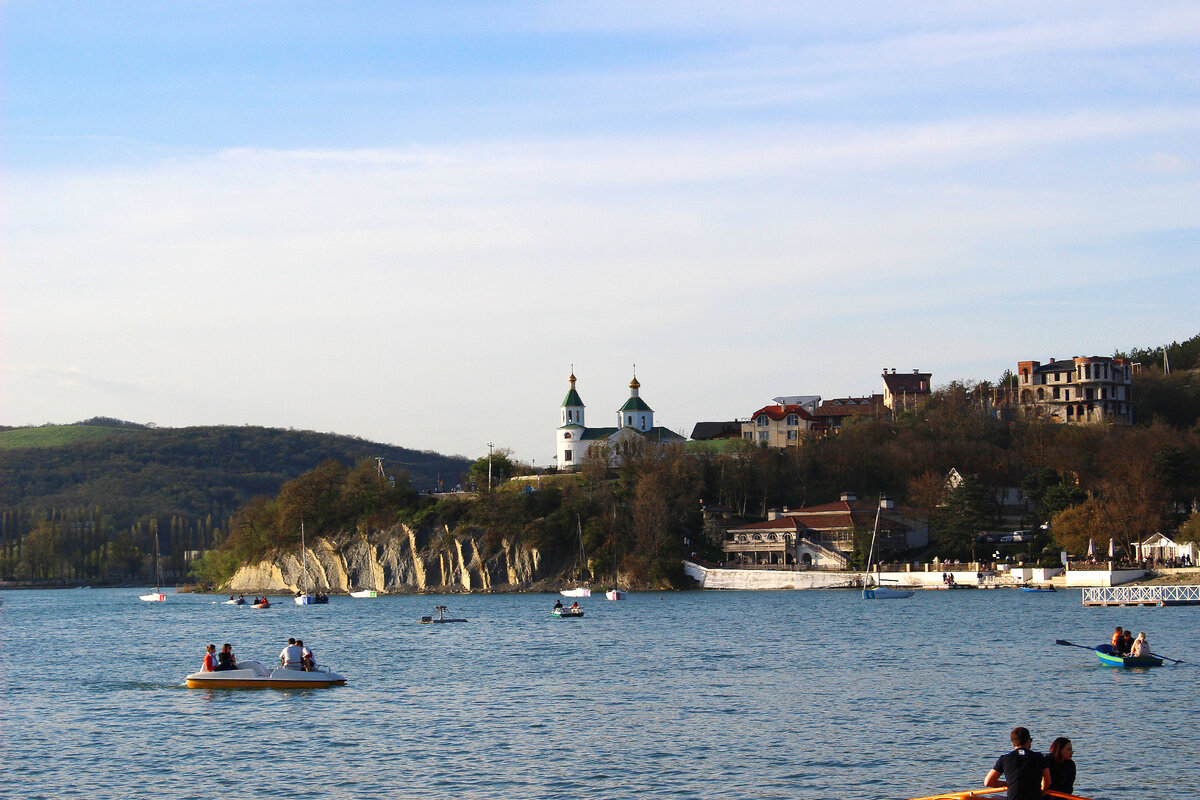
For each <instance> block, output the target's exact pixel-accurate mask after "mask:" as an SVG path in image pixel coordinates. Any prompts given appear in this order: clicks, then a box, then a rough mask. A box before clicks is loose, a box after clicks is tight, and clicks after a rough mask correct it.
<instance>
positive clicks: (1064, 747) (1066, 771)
mask: <svg viewBox="0 0 1200 800" xmlns="http://www.w3.org/2000/svg"><path fill="white" fill-rule="evenodd" d="M1074 754H1075V748H1073V747H1071V740H1070V739H1068V738H1067V737H1065V736H1060V737H1058V738H1057V739H1055V740H1054V743H1053V744H1051V745H1050V755H1049V757H1047V759H1046V766H1047V767H1048V768H1049V770H1050V786H1049V787H1047V788H1049V789H1052V790H1054V791H1056V792H1062V793H1063V794H1074V793H1075V762H1074V761H1073V760H1071V756H1073V755H1074Z"/></svg>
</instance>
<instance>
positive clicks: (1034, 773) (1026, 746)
mask: <svg viewBox="0 0 1200 800" xmlns="http://www.w3.org/2000/svg"><path fill="white" fill-rule="evenodd" d="M1009 738H1010V739H1012V743H1013V750H1012V752H1011V753H1005V754H1004V755H1002V756H1000V758H998V759H996V763H995V764H994V765H993V766H992V768H991V769H990V770H988V774H987V777H986V778H984V780H983V785H984V786H987V787H1001V786H1007V787H1008V800H1042V791H1043V790H1044V789H1045V788H1046V787H1047V786H1049V785H1050V769H1049V768H1048V767H1047V766H1046V758H1045V756H1043V755H1042V754H1041V753H1038V752H1036V751H1034V750H1033V749H1032V747H1033V738H1032V737H1031V736H1030V735H1029V729H1028V728H1023V727H1016V728H1013V729H1012V733H1011V734H1010V735H1009ZM1001 775H1003V776H1004V780H1000V776H1001Z"/></svg>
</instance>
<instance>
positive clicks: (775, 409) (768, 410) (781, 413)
mask: <svg viewBox="0 0 1200 800" xmlns="http://www.w3.org/2000/svg"><path fill="white" fill-rule="evenodd" d="M760 414H766V415H767V416H768V417H770V418H771V419H773V420H775V421H776V422H778V421H779V420H781V419H783V418H784V417H786V416H787V415H788V414H797V415H799V416H800V418H801V419H812V418H813V417H812V414H809V413H808V411H807V410H805V409H804V408H803V407H801V406H796V405H788V406H763V407H762V408H760V409H759V410H758V411H755V412H754V413H753V414H751V415H750V419H754V418H755V417H757V416H758V415H760Z"/></svg>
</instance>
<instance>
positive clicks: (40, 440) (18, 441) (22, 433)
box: [0, 425, 133, 450]
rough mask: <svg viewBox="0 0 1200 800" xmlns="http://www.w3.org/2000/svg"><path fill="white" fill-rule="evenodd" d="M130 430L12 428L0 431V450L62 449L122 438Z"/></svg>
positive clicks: (95, 427) (52, 426) (78, 427)
mask: <svg viewBox="0 0 1200 800" xmlns="http://www.w3.org/2000/svg"><path fill="white" fill-rule="evenodd" d="M132 431H133V429H132V428H105V427H101V426H99V425H44V426H41V427H38V428H12V429H11V430H6V431H0V450H11V449H13V448H18V447H30V448H40V447H62V446H63V445H69V444H76V443H78V442H86V441H92V440H95V439H103V438H105V437H107V436H122V435H124V434H128V433H131V432H132Z"/></svg>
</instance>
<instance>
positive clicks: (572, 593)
mask: <svg viewBox="0 0 1200 800" xmlns="http://www.w3.org/2000/svg"><path fill="white" fill-rule="evenodd" d="M559 594H561V595H562V596H563V597H591V596H592V590H591V589H588V588H587V587H585V586H580V587H578V588H576V589H562V590H560V591H559Z"/></svg>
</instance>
